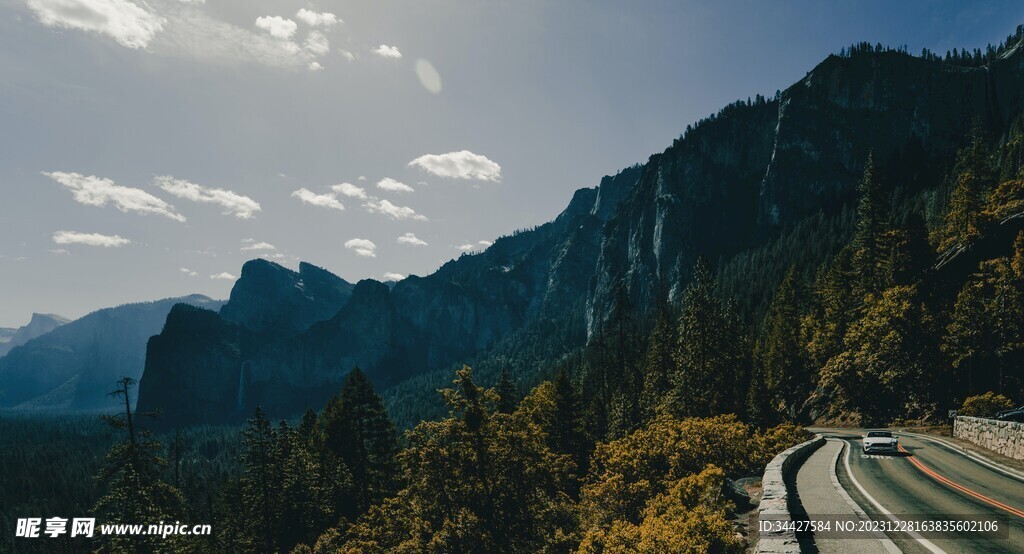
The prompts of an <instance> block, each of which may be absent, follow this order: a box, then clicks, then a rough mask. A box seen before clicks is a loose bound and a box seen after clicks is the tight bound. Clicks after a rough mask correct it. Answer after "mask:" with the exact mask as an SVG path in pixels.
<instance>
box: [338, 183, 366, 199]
mask: <svg viewBox="0 0 1024 554" xmlns="http://www.w3.org/2000/svg"><path fill="white" fill-rule="evenodd" d="M331 190H333V191H334V192H336V193H338V194H344V195H345V196H348V197H349V198H359V199H360V200H366V189H364V188H362V187H357V186H355V185H353V184H352V183H340V184H337V185H334V186H332V187H331Z"/></svg>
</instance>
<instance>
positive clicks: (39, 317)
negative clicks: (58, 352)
mask: <svg viewBox="0 0 1024 554" xmlns="http://www.w3.org/2000/svg"><path fill="white" fill-rule="evenodd" d="M67 322H68V320H67V319H66V318H63V317H61V316H59V315H54V314H32V319H31V320H29V322H28V324H27V325H24V326H22V327H18V328H17V329H0V356H5V355H6V354H7V353H8V352H10V351H11V350H12V349H13V348H14V347H15V346H21V345H23V344H25V343H26V342H28V341H30V340H32V339H34V338H36V337H41V336H43V335H45V334H46V333H49V332H50V331H53V330H54V329H56V328H57V327H60V326H61V325H64V324H65V323H67Z"/></svg>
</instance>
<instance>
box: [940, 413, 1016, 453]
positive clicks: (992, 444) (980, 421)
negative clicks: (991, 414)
mask: <svg viewBox="0 0 1024 554" xmlns="http://www.w3.org/2000/svg"><path fill="white" fill-rule="evenodd" d="M953 436H955V437H956V438H958V439H961V440H965V441H967V442H971V443H974V444H976V445H978V446H980V447H982V448H987V449H988V450H991V451H993V452H996V453H999V454H1002V455H1003V456H1006V457H1008V458H1014V459H1017V460H1024V423H1016V422H1013V421H998V420H995V419H984V418H980V417H966V416H958V417H957V418H956V423H955V424H954V426H953Z"/></svg>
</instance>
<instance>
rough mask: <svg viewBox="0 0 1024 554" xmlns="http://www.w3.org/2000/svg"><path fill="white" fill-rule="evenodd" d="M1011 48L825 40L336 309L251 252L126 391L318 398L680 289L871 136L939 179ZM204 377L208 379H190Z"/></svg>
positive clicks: (143, 402)
mask: <svg viewBox="0 0 1024 554" xmlns="http://www.w3.org/2000/svg"><path fill="white" fill-rule="evenodd" d="M1022 59H1024V55H1022V54H1021V53H1018V51H1016V50H1014V51H1010V52H1007V53H1005V54H1004V55H1002V56H1001V57H1000V58H999V59H997V60H994V61H993V62H992V63H991V64H989V65H987V66H983V67H978V68H965V67H954V66H950V65H946V64H943V63H942V62H939V61H934V60H929V59H921V58H915V57H912V56H908V55H906V54H901V53H896V52H886V53H878V52H861V53H857V54H854V55H852V56H849V57H838V56H831V57H829V58H828V59H826V60H825V61H824V62H822V63H821V64H819V65H818V67H816V68H814V69H813V70H812V71H811V72H810V73H808V74H807V76H806V77H805V78H804V79H802V80H801V81H799V82H797V83H796V84H794V85H793V86H792V87H790V88H788V89H787V90H786V91H784V92H782V93H781V94H780V95H778V97H777V98H775V99H771V100H764V99H759V100H758V101H756V102H744V103H737V104H733V105H731V106H729V107H727V108H726V109H724V110H723V111H722V112H720V113H719V114H718V115H716V116H715V117H712V118H710V119H708V120H705V121H703V122H701V123H700V124H698V125H697V126H695V127H694V128H692V129H688V130H687V133H686V134H685V135H684V136H683V137H681V138H680V139H679V140H677V141H675V143H674V144H673V145H672V146H670V147H669V148H668V149H666V150H665V151H664V152H662V153H661V154H656V155H654V156H652V157H651V158H650V159H649V160H648V162H647V163H646V164H643V165H641V166H634V167H630V168H628V169H626V170H623V171H622V172H620V173H619V174H618V175H616V176H613V177H606V178H605V179H603V180H602V181H601V184H600V185H599V186H598V187H597V188H593V189H581V190H579V191H577V192H576V194H575V195H574V196H573V198H572V200H571V201H570V203H569V205H568V207H567V208H566V209H565V211H564V212H563V213H562V214H560V215H559V216H558V217H557V218H556V219H555V220H554V221H552V222H550V223H547V224H545V225H541V226H540V227H537V228H535V229H531V230H529V231H524V232H520V233H517V234H514V235H512V236H508V237H503V238H500V239H498V240H497V241H495V243H494V244H493V245H492V246H491V247H489V248H488V249H487V250H486V251H484V252H482V253H479V254H473V255H464V256H462V257H461V258H459V259H458V260H453V261H451V262H449V263H447V264H445V265H444V266H442V267H441V268H440V269H439V270H438V271H436V272H435V273H434V274H432V275H429V276H426V277H410V278H408V279H405V280H403V281H401V282H399V283H397V284H394V286H393V287H390V288H389V287H388V286H386V285H383V284H380V283H377V282H374V281H363V282H360V283H359V284H358V285H356V287H355V288H354V289H352V291H351V296H350V298H349V299H348V301H347V302H344V301H342V300H340V299H341V297H342V296H343V295H341V294H336V295H335V296H331V295H326V296H331V298H333V299H334V300H337V301H338V302H337V303H338V304H343V305H341V306H339V307H338V308H335V309H334V313H330V314H328V313H327V312H329V311H330V310H329V308H330V307H331V306H333V304H331V303H330V302H323V303H320V302H318V301H312V302H310V301H309V299H310V298H314V299H315V298H321V295H313V296H308V295H306V294H305V291H308V286H306V285H304V286H302V287H297V286H296V284H295V283H296V277H295V276H294V275H289V274H288V273H287V270H284V269H283V268H280V267H279V266H277V267H271V266H272V265H273V264H269V265H268V264H267V263H266V262H250V263H249V264H247V265H246V267H247V268H248V270H243V278H242V279H240V280H239V283H238V284H237V285H236V290H235V291H233V292H232V297H231V302H229V304H228V305H227V306H225V308H224V309H223V310H222V312H221V314H220V315H221V318H220V319H221V321H220V322H219V323H218V324H216V325H214V324H213V323H210V322H209V321H207V320H209V319H210V318H211V317H214V316H212V315H211V314H207V313H203V314H200V315H193V316H191V317H195V318H197V323H196V325H197V326H204V328H209V329H214V331H216V332H217V333H221V335H219V336H215V337H210V336H207V337H203V338H202V340H199V339H190V338H189V336H190V335H189V334H188V333H187V332H185V331H183V330H178V331H175V332H173V333H172V332H171V331H174V328H169V329H165V331H164V334H162V335H161V336H160V337H156V338H154V340H153V341H151V343H150V352H149V355H148V358H147V363H146V374H145V376H144V378H143V386H142V387H141V390H140V401H139V404H140V408H145V409H154V408H160V409H163V410H165V412H166V413H171V412H172V411H175V412H176V413H180V414H182V415H181V418H182V421H187V422H201V421H216V420H218V418H223V417H226V416H225V414H227V413H228V412H230V411H231V410H230V409H229V408H227V407H231V406H233V407H235V408H238V407H239V406H241V407H242V410H243V411H245V412H247V411H251V407H252V406H255V405H256V404H261V405H263V406H264V407H265V408H268V409H273V410H274V411H275V413H282V414H283V413H286V412H295V411H298V410H301V409H304V408H305V407H306V406H319V404H320V403H322V402H323V400H324V399H326V398H327V397H328V396H329V395H330V394H332V393H333V392H334V391H335V390H336V389H337V388H338V386H340V382H341V379H342V377H343V376H344V374H345V373H346V372H347V371H349V370H350V369H351V367H353V366H356V365H358V366H360V367H362V369H364V370H365V371H366V372H367V374H368V375H369V376H370V377H371V378H372V379H373V380H375V381H376V383H377V384H378V385H388V384H392V383H396V382H399V381H401V380H403V379H405V378H407V377H409V376H412V375H415V374H419V373H422V372H425V371H429V370H433V369H438V368H442V367H446V366H448V365H450V364H452V363H457V362H460V361H464V360H465V359H468V358H470V357H472V356H475V355H479V354H480V353H482V352H486V351H487V350H488V349H489V348H491V347H492V346H494V345H495V344H496V343H497V342H499V341H501V340H502V339H503V338H504V337H508V336H510V334H511V333H513V332H515V331H516V330H519V329H523V328H525V327H526V326H529V325H531V324H533V323H536V322H538V321H546V320H558V319H559V318H564V317H567V314H569V313H572V314H573V315H577V316H582V318H583V319H585V321H586V322H587V327H588V330H589V332H591V333H592V332H594V331H595V330H596V329H598V328H599V327H600V325H601V324H602V322H603V321H604V319H605V318H606V316H607V314H608V313H609V311H610V305H611V299H612V291H613V290H614V289H615V287H616V285H617V284H618V283H620V282H621V283H624V284H625V285H626V290H627V291H628V293H629V295H630V297H631V300H632V301H633V303H634V305H635V306H637V307H639V308H641V309H643V308H644V307H648V306H653V305H655V302H654V299H655V298H654V297H655V295H656V294H658V291H659V290H667V291H668V292H669V294H670V296H671V297H672V298H676V297H678V295H679V293H680V292H681V290H682V288H683V287H684V286H685V284H686V283H687V281H688V280H689V278H690V271H691V268H692V266H693V264H694V262H695V260H696V258H697V257H698V256H702V255H703V256H706V257H708V258H709V259H711V260H712V261H713V262H719V261H721V260H728V259H729V258H730V257H731V256H734V255H735V254H737V253H740V252H744V251H747V250H749V249H751V248H755V247H757V246H759V245H762V244H764V243H765V242H766V241H767V240H769V239H770V238H771V237H773V236H774V235H776V234H777V233H778V232H779V230H780V229H782V228H784V227H786V226H787V225H790V224H793V223H796V222H799V221H801V220H803V219H805V218H808V217H811V216H814V217H826V218H828V217H832V216H833V215H834V214H836V213H838V212H839V211H840V210H841V209H842V208H843V206H844V205H845V204H847V203H848V202H850V201H851V200H852V199H853V197H854V189H855V185H856V182H857V180H858V178H859V176H860V173H861V171H862V167H863V164H864V161H865V160H866V158H867V154H868V152H869V151H872V150H873V151H874V153H875V157H876V159H877V160H879V161H880V164H881V165H882V166H883V167H885V166H889V167H915V168H924V169H921V170H919V171H918V172H917V173H915V174H913V175H903V176H901V178H900V183H899V184H900V186H902V187H908V188H911V189H913V188H915V187H924V186H930V185H933V184H934V183H936V182H938V181H937V180H936V178H935V177H936V175H939V176H941V175H942V174H943V173H944V172H945V170H946V168H947V167H948V165H949V164H950V163H951V160H952V158H953V155H954V153H955V149H956V147H957V145H958V144H959V143H960V141H961V140H962V138H963V136H964V135H965V132H966V130H967V129H968V128H969V127H970V126H971V124H972V121H974V120H976V119H977V120H981V121H982V122H984V123H985V124H986V125H987V126H988V128H989V129H990V130H992V131H995V132H999V131H1000V130H1001V129H1003V128H1005V126H1006V125H1007V124H1008V123H1009V121H1010V120H1011V119H1012V118H1013V117H1015V116H1016V115H1017V114H1019V113H1020V109H1021V105H1022V102H1024V86H1022V85H1024V82H1022V79H1024V65H1022ZM901 160H902V163H901ZM908 160H909V163H908ZM822 213H823V214H824V216H822V215H821V214H822ZM257 263H258V264H261V265H258V266H257V265H254V264H257ZM256 269H259V272H258V274H256V275H252V274H254V273H256V271H255V270H256ZM247 274H250V275H247ZM298 275H299V277H300V278H301V280H302V281H303V283H306V281H307V278H306V277H304V276H303V275H304V274H303V270H302V269H301V268H300V271H299V274H298ZM329 288H330V287H329ZM266 289H273V292H267V290H266ZM300 290H301V291H303V293H302V294H299V293H297V292H296V291H300ZM331 290H337V289H336V288H331ZM247 297H251V298H261V299H272V301H267V300H264V303H265V304H268V305H265V306H261V305H258V304H259V303H255V304H254V303H252V302H244V303H243V302H242V301H241V299H244V298H247ZM236 299H238V300H237V302H238V304H239V306H238V307H237V308H236V306H235V304H236ZM243 305H244V306H245V308H244V309H243ZM313 305H316V306H317V308H315V309H314V308H313V307H311V306H313ZM317 310H319V311H317ZM579 310H583V313H578V311H579ZM314 312H315V313H314ZM182 315H183V317H185V320H186V321H182V322H177V323H178V324H180V325H181V327H182V328H183V329H184V328H187V327H188V324H187V318H188V317H190V316H188V315H187V314H184V313H183V314H182ZM200 320H201V321H200ZM176 327H177V325H176V326H175V328H176ZM211 332H212V331H211ZM257 336H259V338H258V339H257V338H254V337H257ZM573 346H576V345H571V344H567V345H565V347H566V349H569V348H571V347H573ZM235 352H237V353H238V354H237V355H236V354H234V353H235ZM205 379H209V380H210V381H211V382H212V383H215V385H214V386H211V387H210V389H209V391H205V392H204V393H203V394H201V395H199V394H194V393H195V388H196V386H200V385H195V384H196V383H203V382H204V380H205ZM231 383H234V386H233V387H232V386H230V384H231ZM186 384H187V386H186ZM239 399H241V400H239ZM172 406H173V408H172ZM239 417H240V416H239Z"/></svg>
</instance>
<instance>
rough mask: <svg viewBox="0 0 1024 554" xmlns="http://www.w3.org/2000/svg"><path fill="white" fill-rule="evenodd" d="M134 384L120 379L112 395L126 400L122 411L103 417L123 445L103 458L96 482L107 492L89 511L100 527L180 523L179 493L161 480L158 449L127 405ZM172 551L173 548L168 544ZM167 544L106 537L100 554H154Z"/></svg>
mask: <svg viewBox="0 0 1024 554" xmlns="http://www.w3.org/2000/svg"><path fill="white" fill-rule="evenodd" d="M134 385H135V379H132V378H131V377H122V378H121V379H119V380H118V381H117V388H116V389H115V390H114V391H113V392H111V393H110V394H111V396H114V397H119V398H122V399H123V400H124V411H123V412H121V413H120V414H117V415H113V416H102V419H103V420H104V421H105V422H106V423H107V424H108V425H110V426H111V427H113V428H114V429H117V430H122V431H124V432H125V435H124V440H123V441H121V442H119V443H117V444H115V445H114V446H113V447H112V448H111V449H110V451H109V452H108V453H107V456H106V459H105V461H104V466H103V468H102V469H101V470H100V472H99V474H98V475H97V476H96V479H97V480H98V481H99V482H100V483H101V484H102V485H103V486H104V487H105V489H106V493H105V494H104V495H103V496H102V497H101V498H100V499H99V500H97V501H96V505H95V507H94V508H93V511H94V512H95V513H96V514H97V516H98V517H100V518H102V520H103V522H104V523H125V524H138V523H142V524H151V523H158V522H161V521H173V520H175V519H176V518H180V517H181V514H182V511H183V504H184V500H183V498H182V496H181V493H180V492H179V491H178V489H176V488H174V487H172V486H170V485H168V484H167V483H165V482H164V481H163V480H162V479H161V477H160V475H161V472H162V471H163V469H164V468H165V467H166V466H167V461H166V460H165V459H164V458H163V457H161V456H160V452H161V450H162V449H163V447H162V445H161V444H160V443H159V442H158V441H156V440H155V439H154V438H153V436H152V434H151V433H150V432H149V431H139V430H138V429H137V427H136V425H137V422H136V420H135V418H136V416H137V414H134V413H132V409H131V403H130V401H129V396H130V391H131V388H132V386H134ZM172 546H173V545H172ZM166 548H168V544H167V542H166V541H164V540H163V539H161V538H160V537H159V536H146V535H138V536H133V535H124V536H108V537H104V550H107V551H112V552H137V551H155V550H157V549H166Z"/></svg>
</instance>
